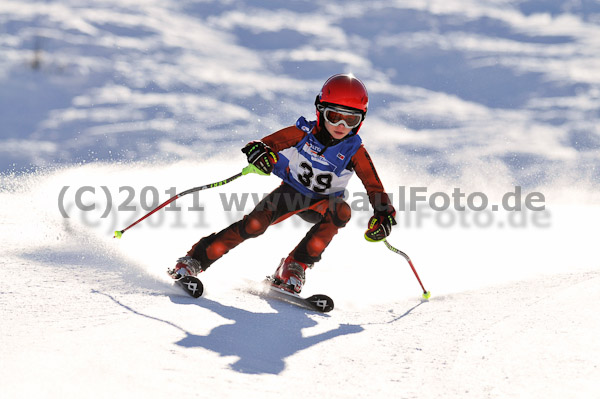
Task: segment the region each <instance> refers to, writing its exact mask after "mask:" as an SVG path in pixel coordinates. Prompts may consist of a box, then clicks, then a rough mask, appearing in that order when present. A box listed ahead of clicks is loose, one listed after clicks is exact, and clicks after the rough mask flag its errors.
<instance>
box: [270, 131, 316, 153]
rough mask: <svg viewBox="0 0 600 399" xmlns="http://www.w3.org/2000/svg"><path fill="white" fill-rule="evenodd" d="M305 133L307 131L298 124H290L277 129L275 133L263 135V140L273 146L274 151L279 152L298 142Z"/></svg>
mask: <svg viewBox="0 0 600 399" xmlns="http://www.w3.org/2000/svg"><path fill="white" fill-rule="evenodd" d="M305 135H306V133H305V132H303V131H302V130H300V129H298V128H297V127H296V126H288V127H285V128H283V129H281V130H278V131H276V132H275V133H273V134H270V135H268V136H266V137H263V139H262V140H261V141H262V142H263V143H265V144H266V145H268V146H269V147H271V149H272V150H273V151H275V152H279V151H281V150H284V149H286V148H289V147H292V146H294V145H296V144H298V143H299V142H300V140H302V139H303V138H304V136H305Z"/></svg>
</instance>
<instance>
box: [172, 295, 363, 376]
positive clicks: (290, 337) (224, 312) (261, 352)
mask: <svg viewBox="0 0 600 399" xmlns="http://www.w3.org/2000/svg"><path fill="white" fill-rule="evenodd" d="M170 298H171V301H173V302H174V303H177V304H194V305H197V306H201V307H203V308H205V309H208V310H210V311H212V312H214V313H216V314H218V315H219V316H221V317H224V318H226V319H228V320H232V321H234V323H233V324H223V325H220V326H218V327H215V328H213V329H212V330H211V331H210V333H209V334H208V335H196V334H192V333H190V332H187V331H185V333H186V336H185V337H184V338H183V339H181V340H180V341H178V342H176V345H180V346H183V347H186V348H197V347H201V348H205V349H208V350H211V351H213V352H216V353H218V354H220V355H221V356H237V357H238V358H239V360H238V361H236V362H235V363H233V364H232V365H231V368H232V369H233V370H235V371H238V372H240V373H247V374H279V373H280V372H282V371H283V369H284V368H285V359H286V358H288V357H289V356H291V355H293V354H295V353H297V352H300V351H302V350H304V349H307V348H309V347H311V346H313V345H316V344H318V343H321V342H324V341H327V340H330V339H333V338H336V337H339V336H342V335H348V334H356V333H359V332H361V331H363V330H364V329H363V327H361V326H359V325H352V324H342V325H340V326H339V327H337V328H336V329H333V330H330V331H326V332H323V333H320V334H317V335H313V336H310V337H304V336H303V335H302V330H303V329H305V328H309V327H314V326H316V325H317V324H318V322H317V321H315V320H313V319H311V318H310V317H308V314H309V313H310V311H308V310H303V309H300V308H295V307H293V305H289V304H286V303H283V302H280V301H276V300H268V301H269V305H270V306H271V307H272V308H273V309H274V310H276V312H275V313H258V312H250V311H247V310H243V309H238V308H235V307H232V306H226V305H222V304H220V303H218V302H215V301H211V300H210V299H207V298H202V299H201V300H200V301H198V300H195V301H194V302H191V301H190V300H189V299H188V298H184V297H179V296H171V297H170Z"/></svg>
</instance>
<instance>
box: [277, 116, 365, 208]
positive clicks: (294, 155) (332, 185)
mask: <svg viewBox="0 0 600 399" xmlns="http://www.w3.org/2000/svg"><path fill="white" fill-rule="evenodd" d="M316 124H317V122H316V121H307V120H306V119H304V117H302V116H301V117H300V118H299V119H298V121H297V122H296V127H297V128H298V129H300V130H302V131H304V132H306V133H307V134H306V135H305V136H304V138H303V139H302V140H300V142H299V143H298V144H296V145H295V146H293V147H290V148H286V149H284V150H282V151H280V152H279V161H278V162H277V163H276V164H275V168H274V169H273V173H274V174H275V175H276V176H279V177H280V178H281V179H283V181H285V182H286V183H288V184H289V185H290V186H292V187H294V188H295V189H296V190H298V191H299V192H301V193H302V194H304V195H306V196H309V197H311V198H325V197H329V196H340V195H342V194H343V193H344V189H345V188H346V186H347V185H348V181H349V180H350V178H351V177H352V176H353V175H354V171H351V170H348V169H346V167H347V166H348V163H349V162H350V159H351V158H352V156H353V155H354V154H355V153H356V151H358V149H359V148H360V146H361V144H362V140H361V138H360V137H359V136H358V135H356V134H355V135H352V136H350V137H347V138H346V139H344V140H342V141H341V142H339V143H338V144H336V145H333V146H331V147H327V148H325V146H324V145H323V144H322V143H321V142H319V140H317V139H316V138H315V136H314V134H313V133H312V132H313V131H314V129H315V126H316ZM324 148H325V151H323V149H324ZM321 152H322V154H321Z"/></svg>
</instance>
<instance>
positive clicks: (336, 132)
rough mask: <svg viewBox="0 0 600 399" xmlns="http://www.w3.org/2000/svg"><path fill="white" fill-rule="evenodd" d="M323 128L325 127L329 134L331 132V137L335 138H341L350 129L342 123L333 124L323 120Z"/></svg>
mask: <svg viewBox="0 0 600 399" xmlns="http://www.w3.org/2000/svg"><path fill="white" fill-rule="evenodd" d="M325 129H327V131H328V132H329V134H331V137H333V138H334V139H336V140H341V139H343V138H344V137H346V136H347V135H348V133H350V131H351V130H352V128H349V127H346V126H344V125H343V124H341V125H337V126H333V125H332V124H331V123H329V122H327V121H325Z"/></svg>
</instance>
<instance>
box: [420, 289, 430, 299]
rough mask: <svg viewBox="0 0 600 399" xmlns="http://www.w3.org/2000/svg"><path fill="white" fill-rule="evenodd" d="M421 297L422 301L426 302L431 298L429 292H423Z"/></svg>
mask: <svg viewBox="0 0 600 399" xmlns="http://www.w3.org/2000/svg"><path fill="white" fill-rule="evenodd" d="M422 297H423V299H424V300H426V301H427V300H429V298H431V292H429V291H425V292H424V293H423V295H422Z"/></svg>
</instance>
